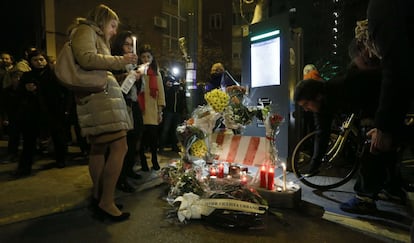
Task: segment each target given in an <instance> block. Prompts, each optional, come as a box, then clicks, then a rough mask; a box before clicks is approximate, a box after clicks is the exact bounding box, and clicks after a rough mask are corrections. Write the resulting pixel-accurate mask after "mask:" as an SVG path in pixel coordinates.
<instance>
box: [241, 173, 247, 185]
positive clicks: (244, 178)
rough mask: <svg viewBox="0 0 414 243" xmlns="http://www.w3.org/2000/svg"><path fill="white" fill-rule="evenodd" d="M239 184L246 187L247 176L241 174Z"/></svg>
mask: <svg viewBox="0 0 414 243" xmlns="http://www.w3.org/2000/svg"><path fill="white" fill-rule="evenodd" d="M240 184H242V185H247V176H246V175H245V174H242V175H241V177H240Z"/></svg>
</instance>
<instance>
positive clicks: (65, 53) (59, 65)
mask: <svg viewBox="0 0 414 243" xmlns="http://www.w3.org/2000/svg"><path fill="white" fill-rule="evenodd" d="M55 73H56V76H57V78H58V79H59V81H60V83H61V84H62V85H63V86H65V87H66V88H68V89H69V90H73V91H79V92H92V93H97V92H102V91H104V90H105V89H106V85H107V71H106V70H85V69H83V68H81V67H80V65H79V64H77V63H76V60H75V57H74V55H73V51H72V43H71V41H67V42H66V43H65V44H64V46H63V48H62V50H61V51H60V53H59V55H58V57H57V59H56V65H55Z"/></svg>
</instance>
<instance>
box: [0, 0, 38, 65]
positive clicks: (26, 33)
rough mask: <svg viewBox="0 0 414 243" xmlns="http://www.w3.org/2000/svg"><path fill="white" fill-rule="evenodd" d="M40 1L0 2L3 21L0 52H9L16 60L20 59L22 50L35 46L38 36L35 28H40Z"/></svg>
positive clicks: (12, 0) (14, 0)
mask: <svg viewBox="0 0 414 243" xmlns="http://www.w3.org/2000/svg"><path fill="white" fill-rule="evenodd" d="M39 2H40V1H39V0H30V1H16V0H11V1H1V3H0V9H1V13H2V19H3V21H4V24H3V25H2V26H3V30H2V35H1V38H0V51H7V52H10V53H11V54H12V55H13V56H14V57H15V58H16V59H18V58H20V57H21V56H22V54H23V52H24V49H25V48H26V47H29V46H33V45H34V46H38V47H41V45H42V43H37V44H36V38H38V37H37V36H39V33H37V31H36V28H38V27H37V26H40V22H41V14H40V11H39V9H40V3H39Z"/></svg>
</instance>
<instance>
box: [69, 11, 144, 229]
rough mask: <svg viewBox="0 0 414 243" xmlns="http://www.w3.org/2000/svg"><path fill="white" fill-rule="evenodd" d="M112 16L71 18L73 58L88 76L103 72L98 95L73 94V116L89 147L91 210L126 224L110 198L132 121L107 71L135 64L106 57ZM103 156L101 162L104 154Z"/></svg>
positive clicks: (132, 58)
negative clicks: (76, 114)
mask: <svg viewBox="0 0 414 243" xmlns="http://www.w3.org/2000/svg"><path fill="white" fill-rule="evenodd" d="M118 24H119V18H118V15H117V14H116V13H115V12H114V11H113V10H112V9H110V8H109V7H107V6H106V5H103V4H100V5H98V6H96V7H95V8H94V9H92V10H91V11H90V12H89V14H88V16H87V17H86V18H77V19H76V20H75V23H74V25H73V26H71V27H70V28H69V31H70V32H69V33H71V39H72V50H73V55H74V56H75V58H76V61H77V62H78V64H79V65H80V66H81V67H82V68H85V69H88V70H108V72H107V77H106V81H107V87H106V90H104V91H103V92H99V93H79V92H77V93H76V94H75V95H76V100H77V113H78V117H79V125H80V127H81V129H82V135H83V136H86V137H87V139H88V142H89V143H90V144H91V149H90V155H89V173H90V176H91V179H92V183H93V187H92V206H93V208H94V209H95V212H96V213H97V214H98V216H100V217H101V218H102V219H109V220H111V221H114V222H119V221H124V220H127V219H128V218H129V216H130V214H129V213H124V212H122V211H120V209H119V205H115V202H114V193H115V187H116V183H117V180H118V177H119V174H120V171H121V169H122V163H123V160H124V156H125V154H126V151H127V149H128V146H127V142H126V135H127V131H128V130H130V129H131V128H132V121H131V118H130V117H129V114H128V112H127V107H126V104H125V100H124V98H123V95H122V91H121V88H120V86H119V84H118V82H117V81H116V79H115V77H114V76H113V74H112V73H111V72H109V71H110V70H120V69H122V68H124V67H125V65H127V64H135V63H137V55H135V54H133V53H127V54H124V55H122V56H112V55H111V51H110V45H109V40H110V39H111V38H112V37H113V36H114V35H115V34H116V31H117V28H118ZM107 151H109V153H108V154H107V156H105V153H106V152H107Z"/></svg>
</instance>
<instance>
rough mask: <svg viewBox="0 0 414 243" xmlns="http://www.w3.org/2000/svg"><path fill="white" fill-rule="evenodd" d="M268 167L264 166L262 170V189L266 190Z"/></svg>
mask: <svg viewBox="0 0 414 243" xmlns="http://www.w3.org/2000/svg"><path fill="white" fill-rule="evenodd" d="M266 186H267V185H266V166H265V165H262V167H261V169H260V187H261V188H266Z"/></svg>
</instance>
